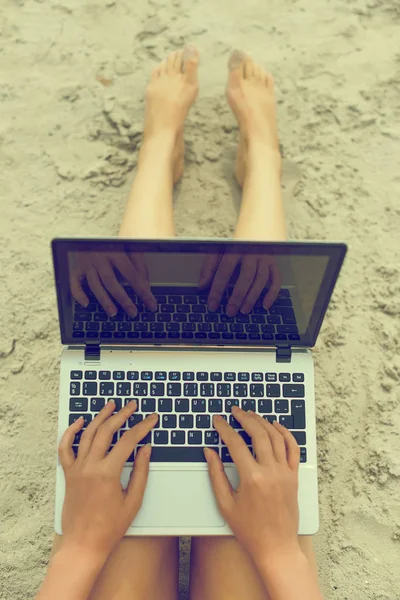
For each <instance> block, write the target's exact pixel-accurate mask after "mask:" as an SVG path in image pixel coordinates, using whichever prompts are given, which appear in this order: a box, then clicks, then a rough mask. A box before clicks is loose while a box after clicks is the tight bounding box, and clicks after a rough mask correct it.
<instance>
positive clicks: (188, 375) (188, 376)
mask: <svg viewBox="0 0 400 600" xmlns="http://www.w3.org/2000/svg"><path fill="white" fill-rule="evenodd" d="M183 381H194V372H193V371H184V373H183Z"/></svg>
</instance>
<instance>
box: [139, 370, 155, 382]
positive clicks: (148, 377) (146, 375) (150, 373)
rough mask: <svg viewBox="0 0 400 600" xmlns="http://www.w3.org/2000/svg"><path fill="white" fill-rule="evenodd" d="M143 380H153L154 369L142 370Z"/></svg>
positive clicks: (141, 376)
mask: <svg viewBox="0 0 400 600" xmlns="http://www.w3.org/2000/svg"><path fill="white" fill-rule="evenodd" d="M140 379H142V381H151V380H152V379H153V371H142V372H141V373H140Z"/></svg>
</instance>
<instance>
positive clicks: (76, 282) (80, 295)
mask: <svg viewBox="0 0 400 600" xmlns="http://www.w3.org/2000/svg"><path fill="white" fill-rule="evenodd" d="M83 279H84V276H83V275H77V274H73V275H71V278H70V288H71V294H72V297H73V298H75V300H76V301H77V302H79V304H80V305H81V306H84V307H85V308H86V306H87V305H88V304H89V298H88V297H87V295H86V294H85V292H84V291H83V288H82V281H83Z"/></svg>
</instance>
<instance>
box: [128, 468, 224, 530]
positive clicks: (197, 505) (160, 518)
mask: <svg viewBox="0 0 400 600" xmlns="http://www.w3.org/2000/svg"><path fill="white" fill-rule="evenodd" d="M129 475H130V469H123V474H122V485H123V486H124V487H125V486H126V485H127V482H128V479H129ZM224 525H225V519H224V518H223V517H222V516H221V515H220V513H219V511H218V507H217V503H216V501H215V496H214V492H213V490H212V487H211V483H210V478H209V475H208V471H161V470H160V471H156V470H154V471H150V473H149V479H148V482H147V486H146V492H145V495H144V499H143V504H142V507H141V509H140V511H139V512H138V514H137V516H136V518H135V521H134V527H162V526H164V527H174V526H181V527H210V526H211V527H213V526H214V527H222V526H224Z"/></svg>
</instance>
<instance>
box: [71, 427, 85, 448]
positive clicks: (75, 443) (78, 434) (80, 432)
mask: <svg viewBox="0 0 400 600" xmlns="http://www.w3.org/2000/svg"><path fill="white" fill-rule="evenodd" d="M82 433H83V430H82V429H81V430H80V431H78V433H77V434H75V438H74V441H73V444H74V445H78V444H79V442H80V441H81V437H82Z"/></svg>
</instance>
